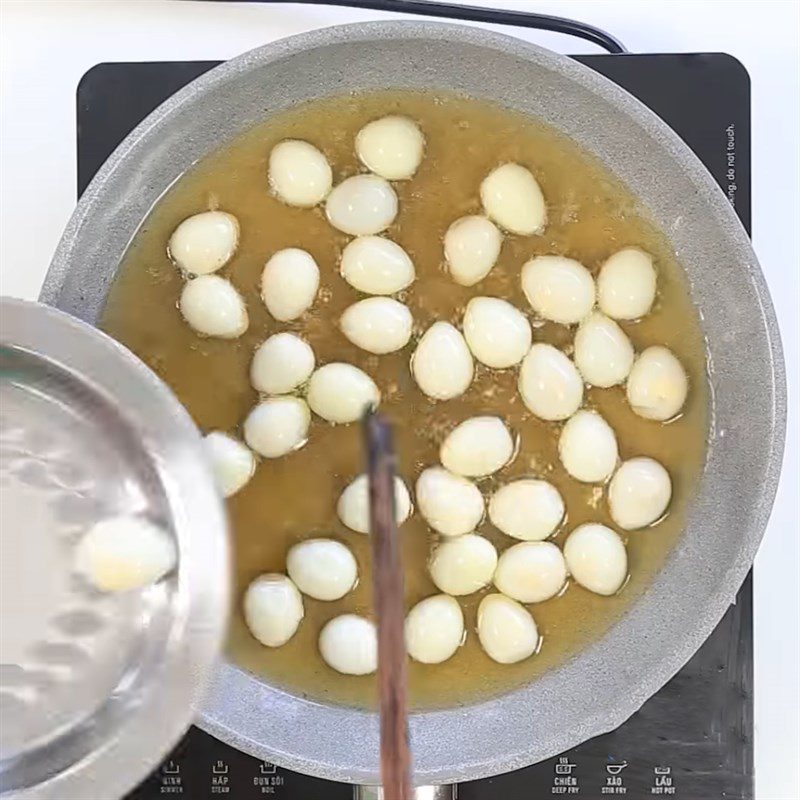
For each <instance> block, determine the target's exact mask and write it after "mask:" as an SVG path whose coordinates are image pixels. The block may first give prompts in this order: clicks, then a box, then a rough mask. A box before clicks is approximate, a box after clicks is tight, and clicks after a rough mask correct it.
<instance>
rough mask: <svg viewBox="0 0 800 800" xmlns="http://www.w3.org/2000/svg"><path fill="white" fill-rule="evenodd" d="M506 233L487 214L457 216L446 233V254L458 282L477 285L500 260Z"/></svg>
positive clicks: (454, 278) (463, 284) (452, 273)
mask: <svg viewBox="0 0 800 800" xmlns="http://www.w3.org/2000/svg"><path fill="white" fill-rule="evenodd" d="M502 245H503V234H502V233H500V230H499V229H498V228H497V226H496V225H495V224H494V223H493V222H492V221H491V220H489V219H486V217H482V216H480V215H474V216H469V217H461V219H457V220H456V221H455V222H454V223H453V224H452V225H451V226H450V227H449V228H448V229H447V233H445V235H444V257H445V260H446V261H447V268H448V269H449V270H450V274H451V275H452V276H453V280H454V281H455V282H456V283H460V284H461V285H462V286H474V285H475V284H476V283H478V282H479V281H482V280H483V279H484V278H485V277H486V276H487V275H488V274H489V273H490V272H491V270H492V267H493V266H494V265H495V264H496V263H497V259H498V257H499V255H500V248H501V247H502Z"/></svg>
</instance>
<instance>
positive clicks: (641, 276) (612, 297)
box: [597, 247, 656, 319]
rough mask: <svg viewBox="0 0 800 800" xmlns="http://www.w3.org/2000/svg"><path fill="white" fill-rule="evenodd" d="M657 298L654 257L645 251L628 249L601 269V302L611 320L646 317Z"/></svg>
mask: <svg viewBox="0 0 800 800" xmlns="http://www.w3.org/2000/svg"><path fill="white" fill-rule="evenodd" d="M655 298H656V270H655V267H654V266H653V257H652V256H651V255H649V254H648V253H645V252H644V251H643V250H639V249H637V248H635V247H627V248H625V249H624V250H620V251H619V252H618V253H614V255H613V256H611V258H609V259H608V260H607V261H606V262H605V263H604V264H603V266H602V267H601V268H600V274H599V275H598V276H597V302H598V304H599V305H600V308H601V310H602V311H603V313H604V314H608V316H609V317H613V318H614V319H638V318H639V317H643V316H644V315H645V314H646V313H647V312H648V311H649V310H650V308H651V307H652V305H653V301H654V300H655Z"/></svg>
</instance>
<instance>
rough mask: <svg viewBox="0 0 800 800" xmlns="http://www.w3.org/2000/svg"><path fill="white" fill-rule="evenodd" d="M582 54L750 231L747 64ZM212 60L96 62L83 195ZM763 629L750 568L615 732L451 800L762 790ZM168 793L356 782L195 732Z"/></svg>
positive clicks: (161, 778)
mask: <svg viewBox="0 0 800 800" xmlns="http://www.w3.org/2000/svg"><path fill="white" fill-rule="evenodd" d="M575 58H576V59H577V60H578V61H580V62H582V63H583V64H585V65H587V66H588V67H591V68H592V69H594V70H597V71H598V72H600V73H602V74H603V75H605V76H607V77H608V78H610V79H611V80H612V81H615V82H616V83H618V84H619V85H620V86H622V87H623V88H625V89H627V90H628V91H629V92H631V93H632V94H634V95H636V96H637V97H638V98H639V99H640V100H642V101H643V102H644V103H645V104H647V105H648V106H649V107H650V108H651V109H653V111H655V112H656V113H657V114H659V115H660V116H661V117H662V118H663V119H664V120H665V121H666V122H667V123H668V124H669V125H671V126H672V128H674V130H675V131H676V132H677V133H678V134H679V135H680V136H681V137H682V138H683V139H684V140H685V141H686V143H687V144H688V145H689V146H690V147H691V148H692V149H693V150H694V151H695V153H697V155H698V156H699V157H700V158H701V160H702V161H703V162H704V163H705V165H706V167H707V168H708V169H709V171H710V172H711V173H712V175H713V176H714V178H715V179H716V180H717V182H718V183H719V185H720V186H721V187H722V189H723V191H724V192H725V194H726V195H727V197H728V200H729V201H730V203H731V204H732V205H733V207H734V209H735V210H736V212H737V213H738V215H739V217H740V218H741V220H742V223H743V224H744V226H745V227H746V228H747V230H748V231H749V230H750V84H749V78H748V75H747V73H746V71H745V70H744V68H743V67H742V65H741V64H740V63H739V62H737V61H736V60H735V59H734V58H732V57H730V56H728V55H724V54H720V53H694V54H685V55H674V54H656V55H632V54H617V55H596V56H594V55H593V56H576V57H575ZM215 65H216V62H210V61H203V62H169V63H167V62H162V63H113V64H99V65H97V66H96V67H94V68H92V69H91V70H90V71H89V72H88V73H87V74H86V75H85V76H84V77H83V79H82V80H81V82H80V85H79V87H78V92H77V127H78V142H77V144H78V190H79V193H80V192H82V191H83V190H84V189H85V188H86V186H87V184H88V183H89V181H90V180H91V178H92V176H93V175H94V173H95V172H96V170H97V169H98V168H99V167H100V165H101V164H102V163H103V161H105V159H106V158H107V157H108V155H109V154H110V153H111V151H112V150H113V149H114V148H115V147H116V146H117V145H118V144H119V143H120V141H121V140H122V139H123V138H124V137H125V135H126V134H127V133H128V132H129V131H130V130H131V129H132V128H133V127H134V126H135V125H136V124H137V123H138V122H140V121H141V120H142V119H143V118H144V117H145V116H146V115H147V114H148V113H149V112H150V111H152V110H153V109H154V108H155V107H156V106H157V105H158V104H160V103H161V102H162V101H163V100H165V99H166V98H167V97H169V96H170V95H171V94H173V93H174V92H176V91H177V90H178V89H180V88H182V87H183V86H184V85H185V84H187V83H188V82H189V81H191V80H192V79H194V78H196V77H197V76H198V75H201V74H202V73H203V72H205V71H207V70H209V69H211V68H212V67H214V66H215ZM752 633H753V623H752V587H751V580H750V578H748V580H747V581H746V582H745V584H744V586H743V587H742V589H741V591H740V592H739V595H738V599H737V602H736V604H735V605H734V606H732V607H731V608H730V610H729V611H728V613H727V614H726V615H725V617H724V618H723V620H722V621H721V622H720V624H719V626H718V627H717V629H716V631H715V632H714V633H713V634H712V636H711V637H710V638H709V639H708V641H707V642H706V643H705V644H704V645H703V647H702V648H701V649H700V650H699V652H698V653H697V654H696V655H695V656H694V658H692V660H691V661H689V663H688V664H687V665H686V666H685V667H684V668H683V669H682V670H681V671H680V672H679V673H678V674H677V675H676V676H675V677H674V678H673V679H672V680H671V681H670V682H669V683H668V684H667V685H666V686H665V687H664V688H663V689H662V690H661V691H660V692H658V694H656V695H655V696H654V697H653V698H651V699H650V700H649V701H647V702H646V703H645V705H644V706H643V707H642V709H641V710H640V711H639V712H637V713H636V714H635V715H634V716H633V717H631V718H630V719H629V720H628V721H627V722H626V723H625V724H623V725H622V726H621V727H619V728H618V729H617V730H615V731H613V732H612V733H609V734H606V735H604V736H600V737H598V738H596V739H593V740H591V741H588V742H585V743H584V744H582V745H580V746H578V747H576V748H574V749H573V750H570V751H568V752H566V753H563V754H562V755H560V756H558V757H556V758H553V759H550V760H548V761H544V762H541V763H539V764H535V765H533V766H531V767H527V768H525V769H521V770H518V771H516V772H512V773H508V774H505V775H499V776H496V777H493V778H488V779H485V780H480V781H471V782H468V783H463V784H460V785H458V786H457V787H455V788H454V789H453V792H452V796H457V797H458V798H459V800H539V799H541V798H546V797H561V796H579V797H582V798H587V799H588V800H594V798H605V797H609V796H615V795H616V796H626V797H628V798H645V797H658V796H665V797H674V798H681V800H713V798H726V799H727V800H751V798H753V797H754V794H753V635H752ZM265 713H267V714H268V713H269V710H268V709H266V710H265ZM165 795H178V796H182V797H185V798H188V799H190V800H206V798H214V797H218V796H220V795H227V796H228V797H229V798H231V800H255V798H262V800H264V798H267V797H270V798H275V799H276V800H345V799H346V798H347V799H348V800H349V798H351V797H352V796H353V787H350V786H347V785H344V784H337V783H331V782H329V781H323V780H319V779H316V778H310V777H308V776H305V775H299V774H297V773H293V772H290V771H288V770H285V769H282V768H281V767H280V766H276V765H274V764H270V763H267V762H261V761H258V760H257V759H255V758H252V757H251V756H249V755H247V754H245V753H242V752H239V751H238V750H235V749H233V748H231V747H229V746H228V745H226V744H223V743H222V742H220V741H218V740H216V739H214V738H212V737H211V736H209V735H208V734H206V733H204V732H203V731H201V730H200V729H198V728H191V729H190V730H189V732H188V733H187V734H186V736H185V737H184V739H183V740H182V741H181V742H180V743H179V744H178V745H177V746H176V747H175V749H174V751H173V752H172V753H170V754H169V756H168V757H167V758H166V759H165V760H164V762H163V763H162V764H161V765H159V767H158V768H157V769H156V770H155V771H154V772H153V773H152V774H151V775H150V777H149V778H148V779H147V780H146V781H145V782H144V783H142V784H141V785H140V786H139V787H138V788H136V789H135V790H134V791H133V792H132V793H131V794H130V795H129V798H128V800H155V798H163V797H164V796H165ZM101 797H104V794H103V791H102V787H98V794H97V798H98V800H99V798H101ZM86 800H95V798H87V799H86Z"/></svg>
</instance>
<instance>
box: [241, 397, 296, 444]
mask: <svg viewBox="0 0 800 800" xmlns="http://www.w3.org/2000/svg"><path fill="white" fill-rule="evenodd" d="M310 422H311V413H310V412H309V410H308V406H307V405H306V402H305V400H301V399H300V398H299V397H269V398H267V399H266V400H263V401H262V402H260V403H259V404H258V405H257V406H256V407H255V408H254V409H253V410H252V411H251V412H250V413H249V414H248V415H247V419H245V421H244V426H243V429H244V440H245V442H247V446H248V447H250V448H251V449H252V450H255V451H256V453H258V454H259V455H262V456H264V458H279V457H280V456H284V455H286V454H287V453H291V452H292V450H298V449H299V448H301V447H302V446H303V445H304V444H305V443H306V441H307V440H308V426H309V424H310Z"/></svg>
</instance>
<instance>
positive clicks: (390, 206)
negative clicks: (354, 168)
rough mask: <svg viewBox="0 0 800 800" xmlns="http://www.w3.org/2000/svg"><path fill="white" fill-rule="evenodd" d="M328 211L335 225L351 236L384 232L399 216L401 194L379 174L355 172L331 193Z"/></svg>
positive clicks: (329, 220) (329, 218)
mask: <svg viewBox="0 0 800 800" xmlns="http://www.w3.org/2000/svg"><path fill="white" fill-rule="evenodd" d="M325 213H326V214H327V216H328V222H330V224H331V225H333V227H334V228H338V229H339V230H340V231H342V232H344V233H349V234H350V235H351V236H366V235H369V234H373V233H380V232H381V231H385V230H386V229H387V228H388V227H389V226H390V225H391V224H392V223H393V222H394V218H395V217H396V216H397V195H396V194H395V192H394V189H392V187H391V185H390V184H389V182H388V181H386V180H385V179H384V178H381V177H379V176H378V175H353V177H352V178H347V179H346V180H344V181H342V182H341V183H340V184H339V185H338V186H336V187H335V188H334V189H333V191H332V192H331V193H330V194H329V195H328V199H327V201H326V202H325Z"/></svg>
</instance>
